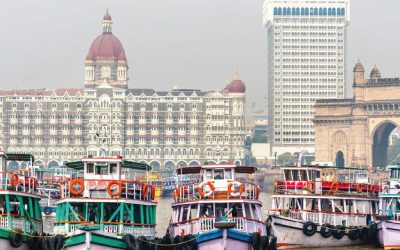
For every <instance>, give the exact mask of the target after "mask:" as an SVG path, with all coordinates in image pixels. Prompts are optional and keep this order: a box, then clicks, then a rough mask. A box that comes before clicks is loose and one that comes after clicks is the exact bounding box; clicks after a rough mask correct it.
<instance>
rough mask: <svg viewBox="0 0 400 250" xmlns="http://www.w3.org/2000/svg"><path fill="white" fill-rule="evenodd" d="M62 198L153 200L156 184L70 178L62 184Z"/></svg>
mask: <svg viewBox="0 0 400 250" xmlns="http://www.w3.org/2000/svg"><path fill="white" fill-rule="evenodd" d="M60 194H61V198H77V197H81V198H106V199H110V198H121V199H134V200H142V201H152V200H154V198H155V197H154V195H155V186H154V185H151V184H147V183H143V182H137V181H133V180H103V179H69V180H67V181H66V182H64V183H61V184H60Z"/></svg>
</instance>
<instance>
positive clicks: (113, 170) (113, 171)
mask: <svg viewBox="0 0 400 250" xmlns="http://www.w3.org/2000/svg"><path fill="white" fill-rule="evenodd" d="M110 173H111V174H116V173H117V164H116V163H110Z"/></svg>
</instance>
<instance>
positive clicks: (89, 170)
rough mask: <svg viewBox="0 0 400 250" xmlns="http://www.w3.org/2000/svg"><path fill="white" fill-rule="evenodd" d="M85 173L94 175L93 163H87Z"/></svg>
mask: <svg viewBox="0 0 400 250" xmlns="http://www.w3.org/2000/svg"><path fill="white" fill-rule="evenodd" d="M87 173H88V174H94V164H93V163H88V164H87Z"/></svg>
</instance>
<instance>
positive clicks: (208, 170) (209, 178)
mask: <svg viewBox="0 0 400 250" xmlns="http://www.w3.org/2000/svg"><path fill="white" fill-rule="evenodd" d="M212 178H213V176H212V170H211V169H207V170H206V180H212Z"/></svg>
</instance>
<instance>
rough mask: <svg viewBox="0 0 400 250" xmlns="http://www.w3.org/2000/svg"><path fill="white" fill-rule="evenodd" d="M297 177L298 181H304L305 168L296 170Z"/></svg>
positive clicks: (305, 178)
mask: <svg viewBox="0 0 400 250" xmlns="http://www.w3.org/2000/svg"><path fill="white" fill-rule="evenodd" d="M298 175H299V176H298V178H299V181H306V180H307V172H306V170H298Z"/></svg>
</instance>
